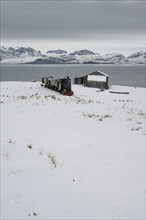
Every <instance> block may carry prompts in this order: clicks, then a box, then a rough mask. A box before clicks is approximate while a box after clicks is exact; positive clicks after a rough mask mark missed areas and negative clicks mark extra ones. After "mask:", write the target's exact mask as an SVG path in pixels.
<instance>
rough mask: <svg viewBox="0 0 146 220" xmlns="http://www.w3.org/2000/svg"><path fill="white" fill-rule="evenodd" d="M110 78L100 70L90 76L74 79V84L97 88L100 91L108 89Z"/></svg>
mask: <svg viewBox="0 0 146 220" xmlns="http://www.w3.org/2000/svg"><path fill="white" fill-rule="evenodd" d="M108 78H109V76H108V75H107V74H105V73H103V72H101V71H99V70H97V71H94V72H93V73H90V74H88V75H85V76H82V77H77V78H74V84H82V85H83V86H88V87H96V88H100V89H108V88H109V86H108Z"/></svg>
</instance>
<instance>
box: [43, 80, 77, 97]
mask: <svg viewBox="0 0 146 220" xmlns="http://www.w3.org/2000/svg"><path fill="white" fill-rule="evenodd" d="M42 85H44V86H45V87H47V88H49V89H52V90H55V91H57V92H60V93H61V94H63V95H67V96H72V95H73V91H72V90H71V79H70V78H69V77H66V78H62V79H59V78H54V77H52V76H49V77H43V78H42Z"/></svg>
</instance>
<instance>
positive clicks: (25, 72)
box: [0, 64, 146, 87]
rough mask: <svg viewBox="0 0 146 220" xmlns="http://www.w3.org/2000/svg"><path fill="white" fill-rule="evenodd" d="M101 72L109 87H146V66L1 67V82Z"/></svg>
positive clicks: (77, 75) (72, 78)
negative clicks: (107, 79) (105, 76)
mask: <svg viewBox="0 0 146 220" xmlns="http://www.w3.org/2000/svg"><path fill="white" fill-rule="evenodd" d="M96 70H100V71H102V72H104V73H106V74H107V75H109V85H123V86H139V87H146V75H145V74H146V73H145V65H141V64H139V65H96V64H92V65H87V64H84V65H81V64H80V65H76V64H73V65H70V64H68V65H1V73H0V80H1V81H30V80H32V79H35V80H37V81H41V78H42V77H44V76H54V77H59V78H62V77H66V76H69V77H70V78H71V80H72V83H74V78H75V77H79V76H84V75H87V74H89V73H91V72H93V71H96Z"/></svg>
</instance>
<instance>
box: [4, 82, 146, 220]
mask: <svg viewBox="0 0 146 220" xmlns="http://www.w3.org/2000/svg"><path fill="white" fill-rule="evenodd" d="M73 90H74V96H72V97H65V96H63V95H61V94H59V93H57V92H54V91H51V90H49V89H47V88H44V87H41V83H40V82H2V83H1V219H2V220H6V219H13V220H16V219H17V220H21V219H42V220H43V219H100V220H102V219H117V220H119V219H122V220H124V219H125V220H134V219H136V220H142V219H145V213H144V210H145V135H146V131H145V105H144V103H145V97H144V94H145V89H144V88H134V87H122V86H112V87H111V88H110V90H111V91H124V92H125V91H126V92H129V94H113V93H109V90H106V91H103V92H100V91H99V90H98V89H96V88H86V87H83V86H81V85H73Z"/></svg>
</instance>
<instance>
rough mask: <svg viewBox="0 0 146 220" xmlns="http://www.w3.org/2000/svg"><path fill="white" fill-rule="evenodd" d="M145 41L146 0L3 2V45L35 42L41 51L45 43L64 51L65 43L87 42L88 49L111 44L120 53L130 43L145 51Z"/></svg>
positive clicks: (4, 0) (35, 0)
mask: <svg viewBox="0 0 146 220" xmlns="http://www.w3.org/2000/svg"><path fill="white" fill-rule="evenodd" d="M144 38H145V1H144V0H137V1H136V0H133V1H128V0H121V1H120V0H114V1H111V0H106V1H105V0H102V1H98V0H95V1H92V0H89V1H87V0H86V1H74V0H72V1H71V0H68V1H62V0H58V1H49V0H48V1H43V0H40V1H38V0H33V1H30V0H25V1H22V0H20V1H14V0H9V1H7V0H3V1H1V40H2V43H3V42H7V43H8V42H16V41H17V42H22V43H25V42H30V43H34V42H35V43H36V44H40V49H41V43H42V42H48V44H49V42H52V43H51V45H52V47H53V42H54V46H55V42H56V43H57V44H58V45H57V46H59V43H60V48H61V45H63V46H65V42H66V43H67V42H68V43H69V42H70V43H71V42H72V43H73V45H75V44H79V42H82V44H83V42H84V43H85V46H84V48H86V45H87V44H88V46H89V45H90V44H91V45H93V44H94V43H95V44H96V45H99V42H100V44H104V47H105V45H107V47H108V42H109V44H110V47H112V46H113V48H117V50H118V44H119V48H121V47H124V45H125V48H127V47H128V44H127V42H129V48H132V45H133V47H135V49H136V48H137V49H138V48H139V49H140V48H141V49H142V48H143V47H144V40H145V39H144ZM37 42H38V43H37ZM118 42H119V43H118ZM42 45H43V44H42ZM66 45H67V44H66ZM111 45H112V46H111ZM30 46H31V45H30ZM37 46H38V45H37ZM75 49H76V48H75Z"/></svg>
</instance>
